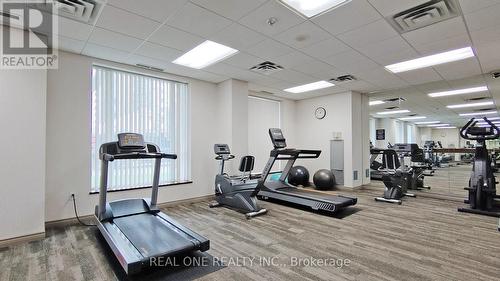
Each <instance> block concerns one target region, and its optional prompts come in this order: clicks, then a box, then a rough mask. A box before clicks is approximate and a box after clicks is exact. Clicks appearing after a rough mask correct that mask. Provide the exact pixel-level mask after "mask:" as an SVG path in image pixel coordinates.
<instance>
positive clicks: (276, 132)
mask: <svg viewBox="0 0 500 281" xmlns="http://www.w3.org/2000/svg"><path fill="white" fill-rule="evenodd" d="M269 136H270V137H271V141H272V142H273V146H274V148H275V149H278V148H285V147H286V139H285V137H284V136H283V133H282V132H281V129H279V128H271V129H269Z"/></svg>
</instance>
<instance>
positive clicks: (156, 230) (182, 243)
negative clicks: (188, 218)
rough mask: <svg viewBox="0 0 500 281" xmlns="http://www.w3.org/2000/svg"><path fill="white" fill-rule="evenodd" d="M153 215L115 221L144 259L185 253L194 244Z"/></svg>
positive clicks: (141, 215)
mask: <svg viewBox="0 0 500 281" xmlns="http://www.w3.org/2000/svg"><path fill="white" fill-rule="evenodd" d="M161 220H162V219H161V218H159V217H157V216H154V215H151V214H139V215H134V216H129V217H122V218H117V219H114V220H113V221H114V223H115V225H116V226H117V227H118V228H119V229H120V230H121V231H122V232H123V234H124V235H125V236H126V237H127V238H128V240H130V242H131V243H132V244H133V245H134V246H135V247H136V248H137V250H139V252H140V253H141V254H142V255H143V256H144V257H151V256H159V255H163V254H167V253H172V254H173V253H177V252H183V251H187V250H190V249H193V248H194V244H193V243H192V242H191V241H189V240H188V239H186V238H185V237H184V236H183V235H181V234H180V233H178V231H180V230H178V229H176V228H174V229H175V230H174V229H172V228H170V227H168V226H167V225H165V224H164V223H163V222H162V221H161Z"/></svg>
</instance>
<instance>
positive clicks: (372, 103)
mask: <svg viewBox="0 0 500 281" xmlns="http://www.w3.org/2000/svg"><path fill="white" fill-rule="evenodd" d="M384 103H385V101H382V100H374V101H371V102H369V105H370V106H371V105H379V104H384Z"/></svg>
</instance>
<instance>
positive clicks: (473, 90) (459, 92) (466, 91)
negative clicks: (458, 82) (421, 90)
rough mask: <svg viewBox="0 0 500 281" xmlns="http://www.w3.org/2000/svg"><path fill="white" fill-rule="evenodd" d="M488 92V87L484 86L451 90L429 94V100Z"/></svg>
mask: <svg viewBox="0 0 500 281" xmlns="http://www.w3.org/2000/svg"><path fill="white" fill-rule="evenodd" d="M484 91H488V87H486V86H480V87H473V88H467V89H459V90H451V91H444V92H436V93H429V94H427V95H429V97H431V98H437V97H446V96H454V95H464V94H472V93H479V92H484Z"/></svg>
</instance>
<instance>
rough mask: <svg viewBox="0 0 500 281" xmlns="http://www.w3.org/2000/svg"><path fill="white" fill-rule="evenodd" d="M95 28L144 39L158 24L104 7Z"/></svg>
mask: <svg viewBox="0 0 500 281" xmlns="http://www.w3.org/2000/svg"><path fill="white" fill-rule="evenodd" d="M96 26H98V27H102V28H105V29H109V30H112V31H115V32H118V33H122V34H127V35H129V36H132V37H136V38H140V39H146V38H147V37H148V36H149V35H150V34H151V33H153V31H155V29H156V28H158V27H159V26H160V24H159V23H158V22H155V21H152V20H150V19H147V18H145V17H141V16H138V15H136V14H133V13H129V12H127V11H124V10H121V9H118V8H115V7H113V6H107V5H106V6H104V10H103V11H102V12H101V15H100V16H99V19H98V20H97V23H96Z"/></svg>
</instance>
